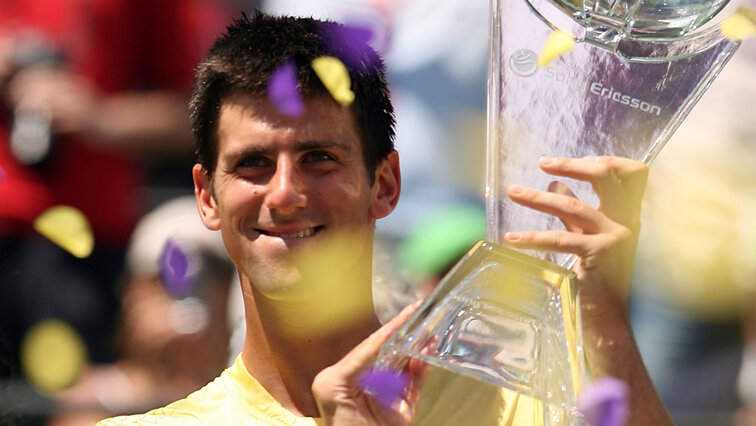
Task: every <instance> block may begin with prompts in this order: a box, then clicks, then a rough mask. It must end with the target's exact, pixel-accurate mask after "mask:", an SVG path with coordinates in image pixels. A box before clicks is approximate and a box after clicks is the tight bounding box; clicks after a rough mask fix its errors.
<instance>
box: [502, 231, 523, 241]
mask: <svg viewBox="0 0 756 426" xmlns="http://www.w3.org/2000/svg"><path fill="white" fill-rule="evenodd" d="M521 237H522V235H520V233H519V232H507V233H506V234H504V239H505V240H507V241H519V240H520V238H521Z"/></svg>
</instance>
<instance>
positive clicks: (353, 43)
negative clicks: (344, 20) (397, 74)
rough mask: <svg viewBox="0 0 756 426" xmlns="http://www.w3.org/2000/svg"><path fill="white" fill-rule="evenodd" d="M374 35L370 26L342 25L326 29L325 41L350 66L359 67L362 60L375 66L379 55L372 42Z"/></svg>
mask: <svg viewBox="0 0 756 426" xmlns="http://www.w3.org/2000/svg"><path fill="white" fill-rule="evenodd" d="M373 37H374V33H373V30H372V29H371V28H369V27H366V26H362V25H355V24H347V25H340V26H336V27H333V28H328V30H326V31H324V41H325V43H326V45H327V46H328V48H329V49H330V50H331V51H333V52H334V53H336V56H337V57H338V58H339V59H340V60H341V61H342V62H344V63H345V64H347V65H348V66H349V67H350V68H357V67H359V65H360V64H361V63H362V62H367V64H368V65H370V66H374V65H376V64H374V63H373V61H376V60H378V56H377V55H375V54H374V53H373V49H372V47H370V42H371V41H372V39H373Z"/></svg>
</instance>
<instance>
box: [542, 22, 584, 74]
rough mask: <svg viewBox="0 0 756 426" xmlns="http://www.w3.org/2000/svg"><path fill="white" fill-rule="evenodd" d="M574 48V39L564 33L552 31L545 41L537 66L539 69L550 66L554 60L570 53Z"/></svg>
mask: <svg viewBox="0 0 756 426" xmlns="http://www.w3.org/2000/svg"><path fill="white" fill-rule="evenodd" d="M574 46H575V39H574V38H572V36H571V35H569V34H567V33H566V32H564V31H559V30H557V31H554V32H553V33H551V35H549V38H548V39H546V45H545V46H544V47H543V50H542V51H541V55H540V56H539V57H538V66H539V67H540V68H543V67H545V66H546V65H548V64H550V63H551V61H553V60H554V59H556V58H558V57H560V56H562V55H564V54H565V53H567V52H571V51H572V48H573V47H574Z"/></svg>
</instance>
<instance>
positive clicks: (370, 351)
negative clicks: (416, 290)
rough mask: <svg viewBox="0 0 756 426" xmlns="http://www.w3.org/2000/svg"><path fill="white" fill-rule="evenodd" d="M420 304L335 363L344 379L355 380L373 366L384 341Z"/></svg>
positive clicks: (397, 317)
mask: <svg viewBox="0 0 756 426" xmlns="http://www.w3.org/2000/svg"><path fill="white" fill-rule="evenodd" d="M420 302H422V300H418V301H417V302H415V303H413V304H411V305H408V306H407V307H405V308H404V309H403V310H402V311H401V312H399V313H398V314H397V315H396V316H395V317H394V318H392V319H391V320H390V321H389V322H387V323H386V324H384V325H383V326H381V328H379V329H378V330H376V331H375V332H374V333H373V334H371V335H370V336H369V337H368V338H367V339H365V340H363V341H362V343H360V344H359V345H357V346H355V347H354V349H352V350H351V351H350V352H349V353H348V354H346V355H345V356H344V358H342V359H341V361H339V362H338V363H337V365H338V366H339V367H340V368H341V369H342V373H343V374H344V377H346V378H348V379H350V380H355V379H357V377H358V376H359V375H360V374H361V373H362V371H363V370H364V369H365V367H368V366H370V365H372V364H374V363H375V360H376V358H377V357H378V351H379V350H380V349H381V345H383V344H384V343H385V342H386V340H388V338H389V336H391V334H393V333H394V332H395V331H396V330H397V329H398V328H399V326H400V325H401V324H402V323H403V322H404V321H406V320H407V318H409V316H410V315H412V313H413V312H414V311H415V309H417V307H418V306H420Z"/></svg>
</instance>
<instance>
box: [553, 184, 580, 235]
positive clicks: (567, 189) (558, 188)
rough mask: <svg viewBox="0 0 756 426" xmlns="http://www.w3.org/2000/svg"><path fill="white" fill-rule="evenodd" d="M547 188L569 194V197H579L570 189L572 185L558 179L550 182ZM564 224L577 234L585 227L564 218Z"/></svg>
mask: <svg viewBox="0 0 756 426" xmlns="http://www.w3.org/2000/svg"><path fill="white" fill-rule="evenodd" d="M546 190H547V191H548V192H553V193H555V194H562V195H565V196H568V197H572V198H577V196H576V195H575V193H574V192H572V190H571V189H570V187H568V186H567V185H565V184H564V183H563V182H559V181H557V180H555V181H553V182H551V183H549V186H548V187H547V188H546ZM560 220H561V219H560ZM562 224H563V225H564V227H565V228H567V230H568V231H570V232H575V233H577V234H582V233H583V228H581V227H579V226H577V225H575V224H574V223H570V222H565V221H564V220H562Z"/></svg>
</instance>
